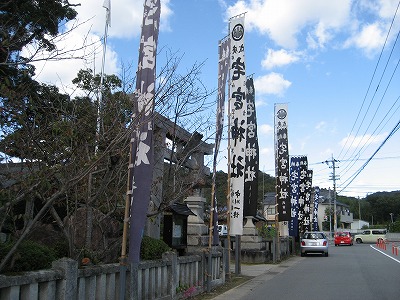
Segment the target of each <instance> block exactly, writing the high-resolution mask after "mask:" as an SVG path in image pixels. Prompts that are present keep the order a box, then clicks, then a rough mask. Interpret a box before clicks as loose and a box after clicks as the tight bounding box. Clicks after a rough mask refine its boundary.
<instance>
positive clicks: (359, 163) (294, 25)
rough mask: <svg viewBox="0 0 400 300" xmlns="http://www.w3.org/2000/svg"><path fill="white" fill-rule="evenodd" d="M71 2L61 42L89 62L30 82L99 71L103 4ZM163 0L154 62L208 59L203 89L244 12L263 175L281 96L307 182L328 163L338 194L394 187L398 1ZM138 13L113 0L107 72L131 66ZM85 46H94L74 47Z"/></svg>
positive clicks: (325, 176) (131, 3)
mask: <svg viewBox="0 0 400 300" xmlns="http://www.w3.org/2000/svg"><path fill="white" fill-rule="evenodd" d="M69 2H70V3H73V4H77V3H81V5H80V6H77V7H76V10H77V12H78V20H77V21H76V22H70V23H67V24H66V27H65V29H66V30H70V29H72V28H74V29H73V30H71V32H70V34H69V35H68V36H67V37H66V38H63V39H60V41H59V43H58V47H59V49H63V50H68V49H73V50H74V55H75V56H82V57H84V56H85V58H86V59H80V60H74V61H72V62H71V60H62V61H51V62H50V61H47V62H37V63H36V64H35V65H36V68H37V78H36V79H37V80H39V81H42V82H45V83H51V84H56V85H57V86H59V87H60V89H61V91H65V92H69V93H71V88H72V83H71V81H72V79H73V78H74V77H75V76H76V74H77V72H78V71H79V69H82V68H91V69H93V68H94V69H96V70H97V73H99V72H100V68H101V59H102V51H103V46H102V41H103V37H104V33H105V15H106V10H105V8H104V7H103V0H85V1H79V0H70V1H69ZM161 3H162V8H161V25H160V33H159V41H158V49H159V51H160V53H159V55H158V59H157V66H158V69H160V68H161V67H162V64H163V57H165V54H164V53H163V51H166V49H168V50H169V51H178V52H179V53H180V54H181V55H183V58H182V62H181V67H182V68H190V66H192V65H193V64H195V63H199V62H204V66H203V68H202V73H201V75H200V77H201V80H202V82H203V83H204V84H205V86H206V87H207V88H208V89H216V87H217V78H218V74H217V71H218V41H219V40H221V39H223V38H224V37H225V36H226V35H227V34H228V23H229V18H231V17H232V16H235V15H238V14H242V13H245V60H246V72H247V75H250V74H253V78H254V80H255V94H256V109H257V123H258V138H259V147H260V170H261V171H264V172H265V173H267V174H270V175H272V176H275V171H274V170H275V163H274V105H275V103H287V104H288V120H289V124H288V132H289V137H288V139H289V155H306V156H307V158H308V163H309V169H312V170H313V171H314V175H313V186H319V187H321V188H331V189H333V186H334V182H333V180H331V179H332V174H333V170H335V176H336V180H335V183H336V191H337V192H338V193H339V195H343V196H353V197H360V198H364V197H365V196H366V195H368V194H371V193H374V192H378V191H393V190H400V176H399V173H400V171H399V170H400V133H399V132H398V131H397V129H398V127H399V124H398V123H399V120H400V118H399V116H400V111H399V108H400V100H399V97H400V72H399V71H398V69H397V68H398V64H399V59H400V45H399V43H400V41H399V40H397V39H398V35H399V29H400V8H399V7H398V5H399V1H398V0H358V1H350V0H337V1H320V0H240V1H236V0H189V1H188V0H161ZM142 14H143V0H119V1H115V0H114V1H113V0H111V27H107V44H106V45H107V50H106V60H105V73H106V74H116V75H119V76H121V74H122V70H123V69H124V68H126V66H132V68H133V69H134V70H136V66H137V61H138V57H137V55H138V47H139V35H140V30H141V22H142ZM77 25H79V26H77ZM83 43H86V44H93V45H92V46H91V47H87V48H85V50H84V51H83V50H79V49H80V46H81V45H82V44H83ZM26 51H29V49H27V50H26ZM163 54H164V55H163ZM211 97H215V98H216V94H214V95H212V96H211ZM214 109H215V108H214ZM226 119H227V118H226ZM226 136H227V133H225V137H226ZM210 142H212V140H210ZM226 152H227V151H226V143H225V144H222V145H221V153H220V154H219V157H220V161H219V165H218V169H220V170H224V171H226V170H227V161H226V159H225V157H226ZM333 162H334V163H335V168H334V169H333Z"/></svg>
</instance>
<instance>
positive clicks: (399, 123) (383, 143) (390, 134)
mask: <svg viewBox="0 0 400 300" xmlns="http://www.w3.org/2000/svg"><path fill="white" fill-rule="evenodd" d="M399 128H400V121H399V122H397V124H396V126H395V127H394V128H393V129H392V131H391V132H390V133H389V135H388V136H387V137H386V138H385V140H384V141H383V142H382V144H381V145H380V146H379V147H378V149H376V151H375V152H374V153H373V154H372V156H371V157H370V158H369V159H368V160H367V161H366V162H365V163H364V164H363V165H362V166H361V168H360V169H358V170H357V172H356V173H354V174H353V175H352V176H351V177H349V178H351V180H350V182H349V183H348V184H347V185H346V186H345V187H344V188H342V189H341V190H340V191H339V193H341V192H342V191H343V190H344V189H346V188H347V187H348V186H349V185H350V183H352V182H353V180H354V179H356V177H357V176H358V175H359V174H360V173H361V171H362V170H364V168H365V167H366V166H367V165H368V163H369V162H370V161H371V160H372V159H373V157H374V156H375V154H376V153H378V151H379V150H380V149H381V148H382V147H383V145H385V143H386V142H387V141H388V140H389V139H390V138H391V137H392V136H393V135H394V134H395V133H396V131H397V130H398V129H399Z"/></svg>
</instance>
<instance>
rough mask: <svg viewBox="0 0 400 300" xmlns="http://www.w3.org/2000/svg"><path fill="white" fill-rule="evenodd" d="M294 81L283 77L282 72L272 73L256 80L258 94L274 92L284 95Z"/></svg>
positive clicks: (274, 93) (273, 93)
mask: <svg viewBox="0 0 400 300" xmlns="http://www.w3.org/2000/svg"><path fill="white" fill-rule="evenodd" d="M291 84H292V83H291V82H290V81H288V80H286V79H284V78H283V75H282V74H278V73H274V72H272V73H270V74H267V75H264V76H261V77H258V78H256V79H255V80H254V86H255V88H256V91H257V93H258V94H272V95H277V96H282V95H283V94H284V92H285V91H286V89H288V88H289V87H290V85H291Z"/></svg>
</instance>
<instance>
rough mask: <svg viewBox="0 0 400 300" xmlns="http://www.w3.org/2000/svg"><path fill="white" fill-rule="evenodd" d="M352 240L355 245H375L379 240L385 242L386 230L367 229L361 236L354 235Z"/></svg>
mask: <svg viewBox="0 0 400 300" xmlns="http://www.w3.org/2000/svg"><path fill="white" fill-rule="evenodd" d="M354 240H355V241H356V243H357V244H361V243H376V242H377V241H379V240H383V241H385V240H386V229H368V230H364V231H363V232H362V234H356V235H355V236H354Z"/></svg>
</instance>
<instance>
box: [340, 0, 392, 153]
mask: <svg viewBox="0 0 400 300" xmlns="http://www.w3.org/2000/svg"><path fill="white" fill-rule="evenodd" d="M399 6H400V1H399V2H398V4H397V7H396V11H395V13H394V16H393V18H392V22H391V24H390V27H389V30H388V33H387V35H386V38H385V42H384V44H383V46H382V49H381V52H380V54H379V58H378V61H377V63H376V66H375V69H374V72H373V74H372V78H371V80H370V82H369V85H368V88H367V92H366V93H365V96H364V99H363V102H362V104H361V108H360V110H359V111H358V114H357V117H356V120H355V121H354V124H353V126H352V128H351V130H350V133H349V137H351V134H352V133H353V130H354V127H355V126H356V124H357V121H358V118H359V117H360V114H361V111H362V109H363V107H364V104H365V101H366V99H367V96H368V93H369V90H370V88H371V86H372V82H373V80H374V78H375V74H376V71H377V69H378V66H379V63H380V61H381V58H382V55H383V52H384V49H385V47H386V43H387V41H388V39H389V35H390V31H391V30H392V27H393V24H394V21H395V19H396V15H397V11H398V9H399ZM361 125H362V123H361V124H360V127H361ZM360 127H359V128H358V130H357V133H356V135H355V137H356V136H357V134H358V131H359V129H360ZM354 139H355V138H354ZM354 139H353V141H354ZM348 141H349V139H347V140H346V142H345V144H344V145H343V147H342V149H341V150H340V152H339V155H338V158H340V157H341V154H342V152H343V150H344V149H345V148H346V145H347V142H348ZM353 141H352V143H351V144H350V146H349V147H348V148H347V151H346V153H345V154H344V155H343V156H344V157H346V155H347V152H348V150H349V149H350V148H351V147H352V145H353Z"/></svg>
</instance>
